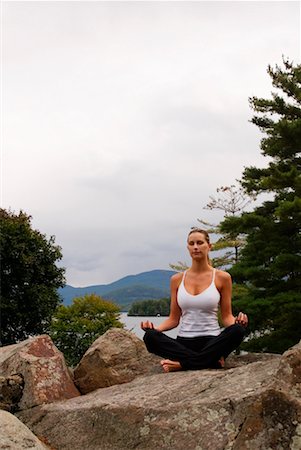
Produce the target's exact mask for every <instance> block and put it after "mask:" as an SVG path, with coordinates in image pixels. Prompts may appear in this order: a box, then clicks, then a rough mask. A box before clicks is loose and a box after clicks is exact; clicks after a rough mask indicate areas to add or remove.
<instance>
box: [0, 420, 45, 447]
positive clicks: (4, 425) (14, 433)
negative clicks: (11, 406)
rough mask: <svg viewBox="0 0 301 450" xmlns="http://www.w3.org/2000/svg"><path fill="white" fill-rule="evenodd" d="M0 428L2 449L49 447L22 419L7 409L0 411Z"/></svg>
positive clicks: (0, 445)
mask: <svg viewBox="0 0 301 450" xmlns="http://www.w3.org/2000/svg"><path fill="white" fill-rule="evenodd" d="M0 429H1V433H0V448H1V449H5V450H9V449H11V450H25V449H31V450H45V449H46V448H48V449H49V447H46V446H45V445H44V444H43V443H42V442H41V441H39V439H38V438H37V437H36V436H35V435H34V434H33V433H32V432H31V431H30V430H29V429H28V428H27V427H26V426H25V425H24V424H23V423H22V422H20V420H18V419H17V418H16V417H15V416H13V415H12V414H10V413H9V412H7V411H0Z"/></svg>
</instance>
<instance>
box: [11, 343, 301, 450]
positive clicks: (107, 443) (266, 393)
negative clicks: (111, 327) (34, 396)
mask: <svg viewBox="0 0 301 450" xmlns="http://www.w3.org/2000/svg"><path fill="white" fill-rule="evenodd" d="M291 351H292V354H293V355H295V356H294V358H298V354H299V353H298V352H299V350H298V349H296V348H293V349H292V350H291ZM294 358H293V357H292V356H290V358H288V357H287V355H285V354H284V355H283V356H282V357H281V358H280V356H278V357H277V356H275V357H270V358H267V359H265V360H263V361H261V360H258V361H255V362H252V363H249V364H246V365H244V364H243V365H241V366H239V367H235V368H232V369H224V370H201V371H187V372H175V373H167V374H165V373H161V374H155V375H148V376H140V377H138V378H136V379H134V380H133V381H131V382H129V383H126V384H122V385H115V386H111V387H107V388H102V389H98V390H96V391H94V392H91V393H89V394H87V395H84V396H81V397H77V398H73V399H70V400H67V401H65V402H58V403H55V404H52V405H49V404H48V405H42V406H39V407H36V408H33V409H32V410H31V411H22V412H20V413H18V417H19V418H20V419H21V420H22V421H23V422H24V423H26V424H27V426H28V427H29V428H30V429H31V430H32V431H33V432H34V433H35V434H37V435H38V436H42V437H43V438H44V439H47V442H49V444H50V445H51V446H53V447H54V448H57V449H60V450H65V449H66V450H67V449H72V450H82V449H85V450H126V449H131V450H132V449H134V448H136V449H139V450H154V449H158V448H160V450H170V449H173V450H183V449H185V450H230V449H231V450H232V449H233V450H267V449H273V450H286V449H290V450H300V448H301V447H300V439H301V400H300V396H299V397H295V395H291V393H292V390H291V383H295V384H297V383H298V380H297V379H295V378H291V379H290V380H288V381H289V383H290V387H288V389H286V390H285V389H284V383H285V380H282V383H283V386H282V387H281V389H278V387H277V386H278V384H279V378H277V377H278V376H279V375H280V374H281V373H280V369H281V368H282V370H285V367H286V365H287V364H289V362H288V361H291V360H292V359H294Z"/></svg>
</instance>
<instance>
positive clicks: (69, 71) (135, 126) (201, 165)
mask: <svg viewBox="0 0 301 450" xmlns="http://www.w3.org/2000/svg"><path fill="white" fill-rule="evenodd" d="M2 27H3V31H2V39H3V42H2V96H3V100H2V112H3V116H2V128H3V144H2V159H3V168H2V174H3V181H2V207H4V208H11V209H12V210H13V211H15V212H19V210H20V209H22V210H23V211H25V212H26V213H28V214H30V215H32V216H33V221H32V224H33V226H34V227H35V228H37V229H39V230H40V231H41V232H43V233H46V235H47V236H50V235H55V236H56V243H57V244H59V245H60V246H61V247H62V252H63V256H64V257H63V262H62V263H63V265H64V266H65V267H66V277H67V283H68V284H71V285H73V286H87V285H92V284H105V283H109V282H112V281H115V280H117V279H119V278H121V277H123V276H126V275H129V274H136V273H140V272H143V271H147V270H153V269H169V263H171V262H177V261H179V260H181V261H183V260H184V261H187V262H188V261H189V258H188V257H187V251H186V243H185V240H186V235H187V232H188V231H189V229H190V227H191V226H194V225H197V218H202V219H205V220H208V221H216V222H217V221H218V220H220V219H221V218H222V216H221V215H220V214H219V213H218V212H210V211H207V210H204V209H203V207H204V206H205V205H206V203H207V202H208V200H209V196H210V195H213V194H214V193H215V190H216V188H217V187H218V186H222V185H230V184H233V183H235V180H236V179H238V178H241V175H242V172H243V168H244V167H247V166H250V165H256V166H261V167H262V166H264V165H265V164H266V163H267V161H266V158H263V157H262V156H261V154H260V149H259V142H260V139H261V137H262V135H261V134H260V132H259V130H258V129H257V128H256V127H255V126H254V125H252V124H251V123H250V122H249V121H250V119H251V117H252V111H251V109H250V107H249V104H248V98H249V97H250V96H253V95H256V96H258V97H270V93H271V91H272V90H273V88H272V85H271V80H270V78H269V76H268V74H267V72H266V69H267V67H268V65H269V64H271V65H272V66H275V65H276V64H280V65H281V63H282V55H284V56H285V57H288V58H289V59H290V60H293V61H294V62H295V63H300V2H293V1H292V2H290V1H280V2H279V1H277V2H273V1H268V2H264V1H260V2H245V1H236V2H230V1H221V2H219V1H211V2H205V1H196V2H186V1H183V2H153V1H151V2H126V1H124V2H114V1H111V2H102V1H99V2H86V1H81V2H73V1H68V2H40V1H37V2H27V1H25V2H24V1H23V2H9V1H8V2H5V1H3V2H2Z"/></svg>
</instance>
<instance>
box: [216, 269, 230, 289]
mask: <svg viewBox="0 0 301 450" xmlns="http://www.w3.org/2000/svg"><path fill="white" fill-rule="evenodd" d="M215 277H216V282H217V283H218V285H219V286H220V287H222V286H225V285H229V284H231V283H232V278H231V275H230V274H229V273H228V272H225V271H224V270H216V275H215Z"/></svg>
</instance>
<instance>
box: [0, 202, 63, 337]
mask: <svg viewBox="0 0 301 450" xmlns="http://www.w3.org/2000/svg"><path fill="white" fill-rule="evenodd" d="M0 229H1V233H0V248H1V301H0V320H1V326H0V340H1V342H2V344H3V345H6V344H13V343H16V342H18V341H21V340H24V339H26V338H27V337H29V336H32V335H37V334H41V333H43V332H45V330H46V329H47V326H48V324H49V322H50V321H51V317H52V314H53V312H54V310H55V309H56V307H57V305H58V304H59V303H60V298H59V295H58V293H57V289H58V288H59V287H61V286H63V284H64V269H63V268H58V267H57V265H56V264H57V262H58V261H59V260H60V259H61V258H62V254H61V248H60V247H59V246H57V245H55V238H54V237H53V236H51V237H50V238H49V239H47V238H46V236H45V235H44V234H41V233H40V232H39V231H37V230H34V229H32V226H31V217H30V216H28V215H27V214H25V213H24V212H22V211H21V212H20V213H19V214H18V215H16V214H14V213H12V212H11V211H6V210H4V209H0Z"/></svg>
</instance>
